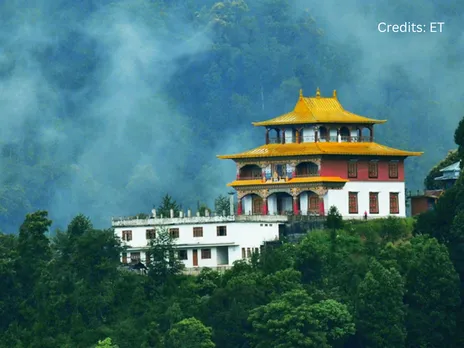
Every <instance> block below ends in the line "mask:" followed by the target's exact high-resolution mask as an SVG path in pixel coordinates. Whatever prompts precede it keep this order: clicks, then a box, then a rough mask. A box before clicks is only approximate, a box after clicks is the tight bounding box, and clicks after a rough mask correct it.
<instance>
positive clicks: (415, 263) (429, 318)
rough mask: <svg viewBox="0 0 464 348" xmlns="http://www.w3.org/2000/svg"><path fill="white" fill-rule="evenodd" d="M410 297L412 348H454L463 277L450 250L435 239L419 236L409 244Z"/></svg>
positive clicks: (409, 342)
mask: <svg viewBox="0 0 464 348" xmlns="http://www.w3.org/2000/svg"><path fill="white" fill-rule="evenodd" d="M408 246H409V247H410V248H411V254H410V255H411V258H410V259H409V260H407V271H406V290H407V291H406V295H405V298H404V301H405V303H406V305H407V308H408V310H407V321H406V329H407V333H408V336H407V343H408V346H409V347H450V346H452V343H453V336H454V333H455V329H456V311H457V309H458V308H459V304H460V298H459V276H458V274H457V273H456V271H455V269H454V267H453V264H452V263H451V260H450V258H449V254H448V250H447V249H446V247H445V246H444V245H441V244H439V243H438V241H437V240H436V239H435V238H430V237H428V236H419V237H415V238H413V239H412V241H411V243H410V244H409V245H405V246H404V247H408Z"/></svg>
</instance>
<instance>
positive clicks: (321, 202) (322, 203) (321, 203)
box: [319, 196, 325, 216]
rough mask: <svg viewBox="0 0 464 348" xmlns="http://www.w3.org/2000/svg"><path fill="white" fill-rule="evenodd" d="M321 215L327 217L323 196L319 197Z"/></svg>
mask: <svg viewBox="0 0 464 348" xmlns="http://www.w3.org/2000/svg"><path fill="white" fill-rule="evenodd" d="M319 215H321V216H324V215H325V209H324V197H322V196H319Z"/></svg>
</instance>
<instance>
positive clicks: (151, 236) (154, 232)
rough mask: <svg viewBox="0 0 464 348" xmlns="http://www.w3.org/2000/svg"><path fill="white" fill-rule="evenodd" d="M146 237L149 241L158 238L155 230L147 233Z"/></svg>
mask: <svg viewBox="0 0 464 348" xmlns="http://www.w3.org/2000/svg"><path fill="white" fill-rule="evenodd" d="M145 236H146V238H147V239H155V238H156V231H155V229H154V228H152V229H150V230H146V231H145Z"/></svg>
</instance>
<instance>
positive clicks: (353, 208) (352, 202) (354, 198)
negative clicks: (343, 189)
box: [348, 192, 358, 214]
mask: <svg viewBox="0 0 464 348" xmlns="http://www.w3.org/2000/svg"><path fill="white" fill-rule="evenodd" d="M348 205H349V213H350V214H357V213H358V193H357V192H348Z"/></svg>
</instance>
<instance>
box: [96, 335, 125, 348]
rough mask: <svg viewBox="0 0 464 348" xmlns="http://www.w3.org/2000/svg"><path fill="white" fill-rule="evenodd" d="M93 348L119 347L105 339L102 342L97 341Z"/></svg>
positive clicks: (109, 339)
mask: <svg viewBox="0 0 464 348" xmlns="http://www.w3.org/2000/svg"><path fill="white" fill-rule="evenodd" d="M95 348H119V346H117V345H115V344H113V342H112V340H111V338H109V337H107V338H105V339H104V340H103V341H98V344H97V345H96V346H95Z"/></svg>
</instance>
